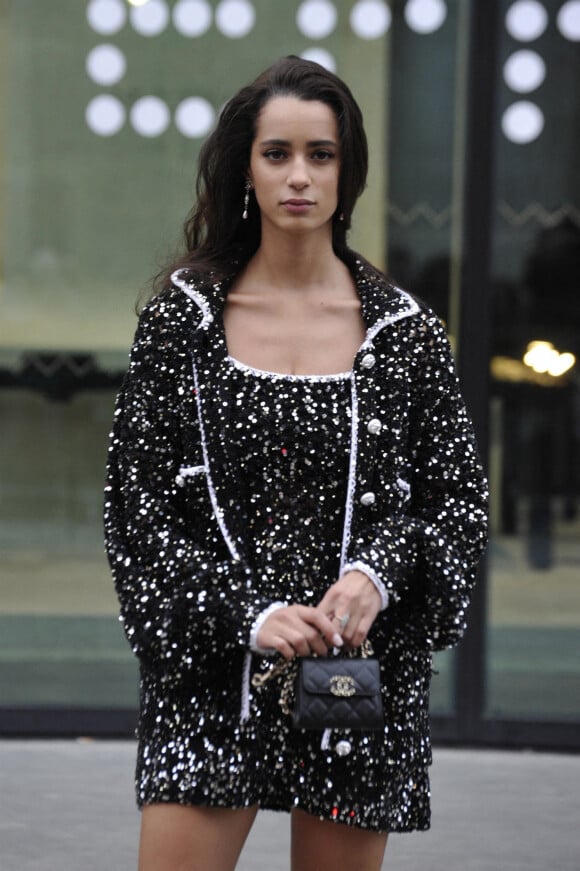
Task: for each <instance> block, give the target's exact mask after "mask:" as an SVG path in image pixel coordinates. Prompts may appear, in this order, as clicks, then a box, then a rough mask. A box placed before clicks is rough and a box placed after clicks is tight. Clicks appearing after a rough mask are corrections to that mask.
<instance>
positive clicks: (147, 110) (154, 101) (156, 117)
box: [130, 97, 170, 137]
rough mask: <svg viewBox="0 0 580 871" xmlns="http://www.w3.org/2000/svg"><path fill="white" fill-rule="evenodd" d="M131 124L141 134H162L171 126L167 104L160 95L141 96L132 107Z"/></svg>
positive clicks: (151, 135) (149, 135)
mask: <svg viewBox="0 0 580 871" xmlns="http://www.w3.org/2000/svg"><path fill="white" fill-rule="evenodd" d="M130 118H131V124H132V125H133V129H134V130H135V131H136V132H137V133H139V134H140V135H141V136H148V137H154V136H161V134H162V133H164V132H165V130H167V127H168V126H169V120H170V114H169V109H168V108H167V104H166V103H164V101H163V100H161V99H160V98H159V97H141V99H140V100H137V102H136V103H133V106H132V107H131V113H130Z"/></svg>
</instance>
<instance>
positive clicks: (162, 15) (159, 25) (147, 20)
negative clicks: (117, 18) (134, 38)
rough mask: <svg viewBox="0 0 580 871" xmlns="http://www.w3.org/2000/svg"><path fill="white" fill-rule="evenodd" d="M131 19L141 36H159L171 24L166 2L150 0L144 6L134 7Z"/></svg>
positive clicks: (130, 14)
mask: <svg viewBox="0 0 580 871" xmlns="http://www.w3.org/2000/svg"><path fill="white" fill-rule="evenodd" d="M129 17H130V19H131V24H132V26H133V29H134V30H136V31H137V33H140V34H141V36H158V35H159V34H160V33H163V31H164V30H165V28H166V27H167V24H168V22H169V9H168V8H167V3H165V0H148V2H147V3H145V5H144V6H134V7H133V8H132V9H131V11H130V13H129Z"/></svg>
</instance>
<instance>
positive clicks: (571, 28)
mask: <svg viewBox="0 0 580 871" xmlns="http://www.w3.org/2000/svg"><path fill="white" fill-rule="evenodd" d="M556 22H557V24H558V30H559V31H560V33H561V34H562V36H565V37H566V39H569V40H571V41H572V42H579V41H580V0H570V2H568V3H564V5H563V6H562V8H561V9H560V11H559V12H558V17H557V19H556Z"/></svg>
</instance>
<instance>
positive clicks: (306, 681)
mask: <svg viewBox="0 0 580 871" xmlns="http://www.w3.org/2000/svg"><path fill="white" fill-rule="evenodd" d="M301 683H302V688H303V689H304V691H305V692H307V693H315V694H317V695H331V696H335V697H337V698H349V697H351V696H376V695H377V694H379V693H380V690H381V683H380V674H379V663H378V661H377V660H376V659H346V658H340V657H333V658H332V659H323V658H320V659H303V660H302V665H301Z"/></svg>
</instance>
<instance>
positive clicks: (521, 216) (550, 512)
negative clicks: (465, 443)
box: [487, 3, 580, 720]
mask: <svg viewBox="0 0 580 871" xmlns="http://www.w3.org/2000/svg"><path fill="white" fill-rule="evenodd" d="M525 5H526V4H517V3H515V4H512V5H510V4H509V3H503V4H502V7H503V13H504V17H503V19H502V27H501V35H500V51H499V65H500V69H499V71H498V72H499V76H498V78H499V84H498V124H497V141H496V152H497V158H496V192H495V194H496V202H495V214H494V223H493V233H494V254H493V282H494V300H493V302H494V329H493V359H492V379H493V380H492V394H493V396H492V404H491V422H492V426H491V433H492V441H491V478H492V493H493V503H492V523H493V540H492V544H491V548H490V592H489V637H488V645H489V651H488V680H487V683H488V698H487V713H488V715H489V716H501V717H504V718H510V717H523V718H529V719H534V720H564V719H568V718H575V719H578V718H580V645H579V644H578V638H579V637H580V631H579V630H580V515H579V507H580V494H579V485H580V477H579V471H580V467H579V463H578V457H579V448H580V429H579V416H578V412H579V409H580V405H579V393H578V363H577V360H578V357H579V355H580V330H579V329H578V324H579V319H578V315H579V308H578V288H579V286H580V208H579V206H580V157H579V152H578V143H577V138H578V137H577V130H578V123H579V121H580V109H579V105H578V101H575V100H571V99H570V94H571V93H574V92H575V89H576V83H577V78H578V72H579V70H580V44H579V42H578V28H577V26H576V29H575V30H574V28H573V27H572V24H573V23H574V21H576V25H577V24H578V21H580V18H579V17H578V9H576V8H575V7H576V6H578V4H571V3H567V4H559V3H558V4H552V3H551V4H539V3H537V4H535V7H538V8H539V9H540V10H543V12H542V15H541V16H536V18H537V20H536V25H535V29H534V30H533V32H531V33H530V32H528V30H526V27H529V26H531V24H532V23H533V22H531V21H530V20H529V19H525V16H523V17H521V19H520V18H518V16H517V15H516V13H517V12H518V9H519V10H520V12H522V13H523V11H525V10H524V9H523V7H524V6H525ZM527 5H528V6H529V5H530V4H527ZM556 7H558V9H557V8H556ZM572 7H574V9H575V11H573V10H572ZM566 8H567V10H568V13H571V14H568V13H567V12H566ZM536 11H537V10H536Z"/></svg>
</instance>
